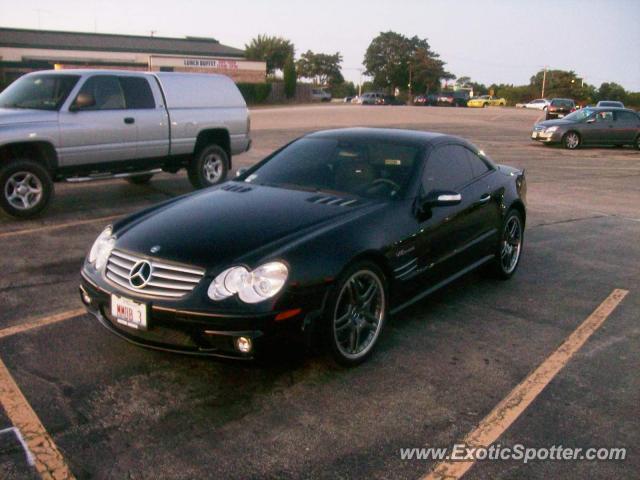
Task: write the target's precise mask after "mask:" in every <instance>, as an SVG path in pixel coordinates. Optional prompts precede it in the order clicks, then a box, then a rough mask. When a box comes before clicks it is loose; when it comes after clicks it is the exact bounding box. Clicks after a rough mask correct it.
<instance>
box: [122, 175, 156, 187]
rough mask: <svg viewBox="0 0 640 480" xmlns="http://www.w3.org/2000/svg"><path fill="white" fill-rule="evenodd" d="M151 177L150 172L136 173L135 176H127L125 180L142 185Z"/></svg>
mask: <svg viewBox="0 0 640 480" xmlns="http://www.w3.org/2000/svg"><path fill="white" fill-rule="evenodd" d="M152 178H153V174H152V173H147V174H146V175H136V176H135V177H127V178H126V179H125V180H126V181H127V182H129V183H132V184H133V185H144V184H147V183H149V181H151V179H152Z"/></svg>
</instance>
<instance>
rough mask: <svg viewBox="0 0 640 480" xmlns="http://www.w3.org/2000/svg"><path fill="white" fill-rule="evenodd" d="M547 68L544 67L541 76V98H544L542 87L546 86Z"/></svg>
mask: <svg viewBox="0 0 640 480" xmlns="http://www.w3.org/2000/svg"><path fill="white" fill-rule="evenodd" d="M547 68H549V67H547V66H546V65H545V66H544V73H543V74H542V98H544V87H545V86H546V85H547Z"/></svg>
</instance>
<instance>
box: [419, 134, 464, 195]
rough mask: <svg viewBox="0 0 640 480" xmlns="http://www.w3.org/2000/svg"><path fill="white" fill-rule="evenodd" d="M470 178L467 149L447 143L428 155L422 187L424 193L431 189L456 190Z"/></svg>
mask: <svg viewBox="0 0 640 480" xmlns="http://www.w3.org/2000/svg"><path fill="white" fill-rule="evenodd" d="M472 178H473V172H472V170H471V164H470V162H469V159H468V157H467V149H466V148H464V147H460V146H458V145H447V146H444V147H440V148H438V149H437V150H435V151H434V152H432V153H431V155H429V158H428V159H427V165H426V167H425V169H424V175H423V177H422V187H423V188H424V191H425V193H429V192H430V191H432V190H457V189H458V188H460V187H461V186H463V185H464V184H466V183H468V182H469V181H471V179H472Z"/></svg>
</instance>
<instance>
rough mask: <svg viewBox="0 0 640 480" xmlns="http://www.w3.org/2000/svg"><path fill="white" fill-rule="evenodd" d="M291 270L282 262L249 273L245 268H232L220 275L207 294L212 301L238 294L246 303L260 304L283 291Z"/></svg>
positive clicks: (263, 266) (269, 264) (260, 267)
mask: <svg viewBox="0 0 640 480" xmlns="http://www.w3.org/2000/svg"><path fill="white" fill-rule="evenodd" d="M288 275H289V270H288V269H287V266H286V265H285V264H284V263H282V262H269V263H265V264H264V265H261V266H259V267H258V268H256V269H255V270H252V271H249V270H247V269H246V268H245V267H240V266H238V267H231V268H227V269H226V270H225V271H224V272H222V273H221V274H220V275H218V276H217V277H216V278H215V279H214V280H213V282H211V285H209V290H208V291H207V294H208V295H209V298H210V299H211V300H216V301H218V300H223V299H225V298H228V297H230V296H232V295H235V294H238V297H240V300H242V301H243V302H245V303H258V302H261V301H263V300H266V299H268V298H271V297H273V296H274V295H275V294H276V293H278V292H279V291H280V290H282V287H284V284H285V282H286V281H287V277H288Z"/></svg>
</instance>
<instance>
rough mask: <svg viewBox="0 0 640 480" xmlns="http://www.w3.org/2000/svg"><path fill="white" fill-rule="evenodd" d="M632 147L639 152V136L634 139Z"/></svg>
mask: <svg viewBox="0 0 640 480" xmlns="http://www.w3.org/2000/svg"><path fill="white" fill-rule="evenodd" d="M633 146H634V147H636V150H640V135H638V136H637V137H636V141H635V142H633Z"/></svg>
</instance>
